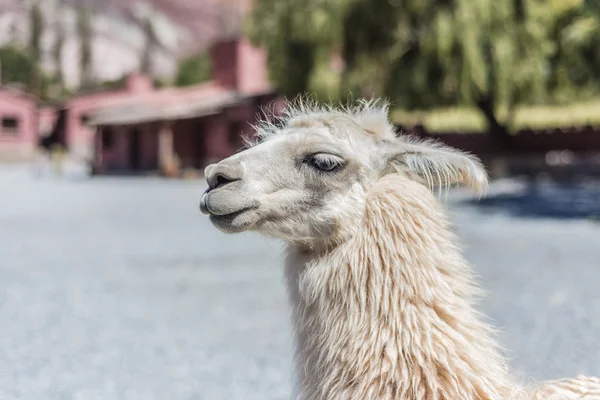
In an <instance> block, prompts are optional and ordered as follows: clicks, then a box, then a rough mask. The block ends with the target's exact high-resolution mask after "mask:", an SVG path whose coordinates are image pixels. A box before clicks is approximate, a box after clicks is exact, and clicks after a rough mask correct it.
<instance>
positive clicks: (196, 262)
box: [0, 0, 600, 400]
mask: <svg viewBox="0 0 600 400" xmlns="http://www.w3.org/2000/svg"><path fill="white" fill-rule="evenodd" d="M0 83H1V84H0V120H1V126H0V399H35V400H39V399H61V400H63V399H132V400H137V399H168V400H175V399H186V400H187V399H206V400H220V399H224V400H225V399H227V400H232V399H242V400H252V399H261V400H264V399H272V400H279V399H289V398H290V397H291V386H292V340H293V339H292V336H291V331H290V315H289V312H288V307H287V303H286V296H285V290H284V286H283V280H282V268H281V264H282V256H281V252H282V245H281V244H280V243H278V242H276V241H266V240H265V239H262V238H259V237H258V236H256V235H252V234H242V235H235V236H225V235H224V234H222V233H220V232H218V231H217V230H216V229H215V228H213V227H212V226H211V225H210V223H209V221H208V219H207V218H205V217H203V216H201V215H200V213H199V211H198V201H199V199H200V196H201V194H202V193H203V191H204V190H205V188H206V185H205V183H204V180H203V178H202V171H203V169H204V167H205V166H206V165H207V164H209V163H211V162H214V161H218V160H220V159H222V158H224V157H227V156H229V155H231V154H233V153H234V152H236V151H237V150H239V149H240V147H241V146H242V135H246V136H252V134H253V131H252V126H251V124H252V123H254V122H256V118H257V115H258V114H259V112H261V110H263V112H265V113H266V114H271V113H274V114H277V113H278V112H280V111H281V108H282V106H284V105H285V102H286V99H289V98H292V97H294V96H295V95H297V94H300V93H309V94H310V95H311V96H313V97H314V98H316V99H317V100H319V101H333V102H342V103H343V102H346V101H349V100H352V99H356V98H361V97H385V98H387V99H389V101H390V102H391V119H392V121H393V122H394V124H396V126H397V127H398V131H399V132H406V133H412V134H414V135H419V136H422V137H430V138H435V139H437V140H440V141H442V142H445V143H447V144H449V145H451V146H455V147H457V148H460V149H463V150H466V151H469V152H472V153H474V154H476V155H477V156H479V157H480V158H481V159H482V160H483V161H484V163H485V165H486V167H487V168H488V170H489V172H490V174H491V177H492V185H491V189H490V193H489V195H488V196H487V197H486V198H485V199H483V200H481V201H473V200H472V199H471V197H470V196H469V195H468V193H465V192H464V191H462V190H456V191H454V192H452V193H451V194H450V195H449V197H448V199H447V200H446V201H447V203H448V206H449V207H450V211H451V212H452V218H453V221H454V222H455V225H456V231H457V232H458V234H459V236H460V238H461V240H462V242H463V244H464V246H465V251H466V257H467V259H468V260H469V261H470V262H471V263H473V264H474V266H475V271H476V273H477V274H478V276H479V278H480V282H481V284H482V286H483V287H484V289H485V290H486V291H487V292H488V293H489V295H488V296H487V298H486V299H485V301H484V302H483V303H482V304H481V311H483V312H484V313H486V314H487V315H489V316H490V317H491V318H492V319H493V321H494V323H495V325H496V326H497V327H498V328H499V329H500V331H501V333H500V337H499V339H500V340H501V342H502V345H503V346H504V347H505V348H506V349H507V353H506V354H507V356H508V357H509V358H510V363H511V366H512V368H513V369H514V371H515V373H516V374H517V376H518V377H519V378H522V379H535V380H542V379H554V378H561V377H565V376H574V375H577V374H586V375H600V1H599V0H544V1H541V0H502V1H498V0H286V1H283V0H246V1H235V0H144V1H141V0H140V1H136V0H87V1H86V0H27V1H26V0H0Z"/></svg>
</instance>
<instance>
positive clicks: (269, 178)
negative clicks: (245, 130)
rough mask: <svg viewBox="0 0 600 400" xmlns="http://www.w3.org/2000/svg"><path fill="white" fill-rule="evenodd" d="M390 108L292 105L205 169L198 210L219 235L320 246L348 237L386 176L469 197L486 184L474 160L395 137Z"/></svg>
mask: <svg viewBox="0 0 600 400" xmlns="http://www.w3.org/2000/svg"><path fill="white" fill-rule="evenodd" d="M387 114H388V108H387V106H386V105H380V104H378V103H377V102H363V103H360V104H359V105H358V106H357V107H355V108H351V109H334V108H330V107H327V108H317V107H309V106H307V105H306V104H302V103H300V104H299V105H295V106H291V107H290V108H289V109H288V110H287V112H285V113H284V116H283V117H282V118H281V119H280V121H279V122H280V123H279V124H273V123H269V122H265V123H262V124H260V125H259V126H257V134H258V135H257V137H258V138H259V140H258V141H257V142H256V143H253V144H251V145H250V146H248V147H247V148H246V149H245V150H243V151H241V152H239V153H237V154H235V155H233V156H231V157H228V158H226V159H224V160H222V161H221V162H219V163H217V164H212V165H209V166H208V167H207V168H206V170H205V176H206V179H207V181H208V186H209V187H208V189H207V190H206V192H205V193H204V194H203V195H202V199H201V201H200V209H201V210H202V212H203V213H205V214H208V215H210V220H211V221H212V223H213V224H214V225H215V226H216V227H217V228H218V229H220V230H222V231H224V232H227V233H236V232H242V231H249V230H252V231H257V232H260V233H263V234H265V235H268V236H272V237H273V236H274V237H277V238H281V239H284V240H286V241H288V242H294V243H302V244H305V245H309V246H312V245H319V244H321V245H322V244H324V243H332V242H336V241H340V240H343V239H344V238H346V237H348V235H351V234H352V232H353V230H354V229H355V228H356V226H357V223H359V219H360V217H361V216H362V214H363V211H364V206H365V202H366V201H367V192H368V191H369V188H371V187H372V186H373V185H375V184H376V183H377V181H378V180H379V179H380V178H381V177H383V176H385V175H387V174H391V173H399V174H405V175H406V176H408V177H410V178H411V179H414V180H417V181H419V182H422V183H423V184H424V185H427V186H430V187H432V188H433V187H435V186H450V185H455V184H463V185H467V186H470V187H471V188H473V189H474V190H475V191H477V192H482V191H484V190H485V188H486V186H487V175H486V173H485V170H484V169H483V167H482V166H481V164H480V163H479V160H477V159H476V158H474V157H472V156H470V155H467V154H464V153H462V152H459V151H457V150H454V149H451V148H448V147H445V146H442V145H440V144H436V143H432V142H424V141H418V140H415V139H412V138H409V137H406V136H397V135H396V133H395V131H394V128H393V126H392V125H391V124H390V123H389V120H388V116H387Z"/></svg>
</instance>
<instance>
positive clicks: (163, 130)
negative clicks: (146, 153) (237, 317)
mask: <svg viewBox="0 0 600 400" xmlns="http://www.w3.org/2000/svg"><path fill="white" fill-rule="evenodd" d="M176 161H177V160H176V156H175V151H174V145H173V124H172V123H171V122H170V121H163V122H162V124H161V127H160V131H159V133H158V166H159V168H160V170H161V172H162V173H163V174H164V175H166V176H173V175H174V174H177V165H176Z"/></svg>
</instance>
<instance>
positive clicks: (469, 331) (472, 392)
mask: <svg viewBox="0 0 600 400" xmlns="http://www.w3.org/2000/svg"><path fill="white" fill-rule="evenodd" d="M286 273H287V277H288V284H289V290H290V295H291V299H292V303H293V306H294V323H295V331H296V339H297V345H298V354H297V358H298V365H297V369H298V371H297V372H298V374H299V388H298V390H299V391H300V393H301V395H302V396H301V398H302V399H307V400H317V399H318V400H334V399H335V400H337V399H347V400H354V399H360V400H367V399H378V400H387V399H439V400H449V399H453V400H454V399H464V400H471V399H473V400H474V399H478V400H487V399H499V398H503V397H505V396H507V395H508V390H509V384H510V382H509V378H508V374H507V372H506V366H505V363H504V360H503V359H502V358H501V357H500V356H499V352H498V351H497V346H496V343H495V342H494V341H493V340H492V339H491V335H490V329H489V327H488V326H487V325H486V324H485V323H484V322H483V321H482V319H481V317H480V316H479V315H478V314H477V312H476V311H475V310H474V308H473V305H472V302H473V298H474V296H475V295H476V294H477V293H476V288H475V286H474V285H473V283H472V277H471V272H470V268H469V266H468V265H467V264H466V263H465V261H464V260H463V258H462V256H461V254H460V251H459V249H458V248H457V247H456V246H455V240H454V237H453V235H452V233H451V232H450V230H449V227H448V223H447V221H446V217H445V215H444V212H443V209H442V206H441V204H439V202H438V201H437V200H436V199H435V198H434V196H433V195H432V194H431V193H430V192H429V191H428V190H427V189H426V188H425V187H423V186H421V185H419V184H417V183H414V182H412V181H410V180H408V179H406V178H403V177H401V176H392V177H388V178H384V179H382V180H380V182H378V184H377V186H376V187H375V188H374V189H373V190H372V191H371V192H370V193H369V196H368V199H367V205H366V208H365V215H364V218H363V224H362V226H361V229H360V230H359V232H358V233H357V234H356V236H354V237H353V238H351V239H350V240H348V241H347V242H346V243H344V244H343V245H341V246H339V247H338V248H336V249H334V250H332V251H330V252H328V253H326V254H321V255H316V254H311V253H306V252H302V251H301V250H299V249H293V248H292V249H290V254H289V258H288V265H287V271H286Z"/></svg>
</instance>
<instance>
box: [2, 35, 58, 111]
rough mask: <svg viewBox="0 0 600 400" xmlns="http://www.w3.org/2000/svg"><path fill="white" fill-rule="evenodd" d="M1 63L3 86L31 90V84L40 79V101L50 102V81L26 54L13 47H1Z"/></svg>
mask: <svg viewBox="0 0 600 400" xmlns="http://www.w3.org/2000/svg"><path fill="white" fill-rule="evenodd" d="M0 63H1V64H2V83H3V84H11V85H14V86H17V87H20V88H22V89H25V90H29V89H31V82H32V81H33V80H34V79H36V77H39V78H38V79H39V92H37V94H38V95H39V99H40V100H43V101H45V100H48V98H49V96H48V86H49V80H48V78H47V77H46V76H45V75H44V74H43V73H42V71H40V69H39V66H38V65H37V64H36V63H34V62H33V60H32V59H31V57H30V56H29V55H28V54H27V53H26V52H24V51H22V50H21V49H19V48H17V47H15V46H12V45H6V46H3V47H0Z"/></svg>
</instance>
